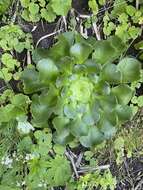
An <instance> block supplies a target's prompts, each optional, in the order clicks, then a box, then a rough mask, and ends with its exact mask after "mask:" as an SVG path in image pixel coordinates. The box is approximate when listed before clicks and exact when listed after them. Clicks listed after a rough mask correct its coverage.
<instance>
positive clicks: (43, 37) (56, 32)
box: [36, 29, 63, 48]
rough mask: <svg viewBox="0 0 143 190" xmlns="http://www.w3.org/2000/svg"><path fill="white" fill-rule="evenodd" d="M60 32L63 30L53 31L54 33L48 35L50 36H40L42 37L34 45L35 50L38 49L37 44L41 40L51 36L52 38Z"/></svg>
mask: <svg viewBox="0 0 143 190" xmlns="http://www.w3.org/2000/svg"><path fill="white" fill-rule="evenodd" d="M61 31H63V29H60V30H58V31H55V32H52V33H50V34H46V35H44V36H42V37H41V38H40V39H39V40H38V41H37V43H36V48H37V47H38V45H39V43H40V42H41V41H42V40H44V39H46V38H49V37H51V36H54V35H56V34H58V33H60V32H61Z"/></svg>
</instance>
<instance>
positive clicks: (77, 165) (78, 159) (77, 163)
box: [75, 153, 83, 168]
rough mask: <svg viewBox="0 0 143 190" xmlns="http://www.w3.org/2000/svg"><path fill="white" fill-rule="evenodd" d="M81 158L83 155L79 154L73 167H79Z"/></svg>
mask: <svg viewBox="0 0 143 190" xmlns="http://www.w3.org/2000/svg"><path fill="white" fill-rule="evenodd" d="M82 158H83V153H80V154H79V156H78V158H77V161H76V163H75V165H76V167H77V168H78V167H79V166H80V163H81V161H82Z"/></svg>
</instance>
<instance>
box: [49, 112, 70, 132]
mask: <svg viewBox="0 0 143 190" xmlns="http://www.w3.org/2000/svg"><path fill="white" fill-rule="evenodd" d="M52 123H53V125H54V127H55V129H56V131H57V132H58V133H60V132H62V130H63V129H64V128H66V127H67V124H68V123H69V119H68V118H66V117H62V116H58V117H55V118H54V119H53V121H52Z"/></svg>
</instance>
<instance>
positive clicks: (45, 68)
mask: <svg viewBox="0 0 143 190" xmlns="http://www.w3.org/2000/svg"><path fill="white" fill-rule="evenodd" d="M37 69H38V70H39V73H40V78H41V79H42V81H43V82H45V83H46V80H53V79H55V78H56V77H57V75H58V68H57V66H56V65H55V63H54V62H53V61H52V60H51V59H42V60H40V61H39V62H38V64H37Z"/></svg>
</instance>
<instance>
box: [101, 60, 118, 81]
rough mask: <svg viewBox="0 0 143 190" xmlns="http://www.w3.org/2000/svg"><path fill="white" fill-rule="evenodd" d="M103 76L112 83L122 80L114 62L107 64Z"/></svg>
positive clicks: (103, 78)
mask: <svg viewBox="0 0 143 190" xmlns="http://www.w3.org/2000/svg"><path fill="white" fill-rule="evenodd" d="M101 78H102V80H104V81H107V82H109V83H111V84H117V83H120V81H121V73H120V71H118V70H117V66H116V65H114V64H111V63H109V64H106V65H105V66H104V67H103V69H102V72H101Z"/></svg>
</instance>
